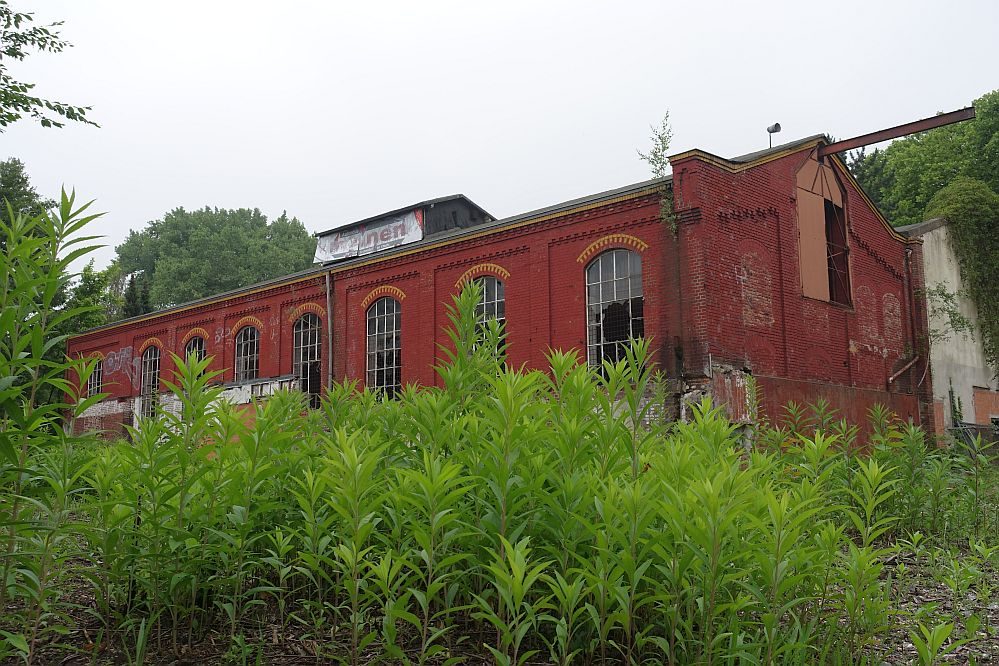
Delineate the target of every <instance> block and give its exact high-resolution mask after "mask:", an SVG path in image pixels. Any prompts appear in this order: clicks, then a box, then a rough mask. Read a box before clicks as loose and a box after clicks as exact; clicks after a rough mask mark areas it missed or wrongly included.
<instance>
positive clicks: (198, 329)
mask: <svg viewBox="0 0 999 666" xmlns="http://www.w3.org/2000/svg"><path fill="white" fill-rule="evenodd" d="M196 335H197V336H198V337H200V338H201V339H202V340H204V341H205V342H207V341H208V331H206V330H205V329H203V328H201V327H196V328H192V329H191V330H190V331H188V332H187V334H186V335H185V336H184V337H183V338H182V339H181V341H180V348H181V349H183V348H184V346H185V345H186V344H187V341H188V340H190V339H191V338H193V337H194V336H196Z"/></svg>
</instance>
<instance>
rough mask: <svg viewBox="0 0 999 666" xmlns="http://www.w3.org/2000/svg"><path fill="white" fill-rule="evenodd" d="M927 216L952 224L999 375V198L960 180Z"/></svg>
mask: <svg viewBox="0 0 999 666" xmlns="http://www.w3.org/2000/svg"><path fill="white" fill-rule="evenodd" d="M926 215H927V217H928V218H933V217H944V218H947V220H948V221H949V222H950V226H949V227H948V228H949V230H950V238H951V242H952V243H953V246H954V252H955V254H956V255H957V259H958V263H959V265H960V270H961V280H962V282H963V284H964V289H965V291H967V293H968V294H969V295H970V296H971V298H972V300H973V301H974V303H975V306H976V308H977V310H978V325H979V327H980V328H981V332H982V344H983V346H984V347H985V355H986V358H987V360H988V362H989V365H990V366H991V367H992V368H993V370H995V371H996V372H999V194H996V193H995V192H993V191H992V190H991V189H990V188H989V186H988V185H986V184H985V183H983V182H981V181H979V180H974V179H971V178H963V177H962V178H957V179H955V180H954V182H952V183H951V184H950V185H948V186H947V187H945V188H943V189H942V190H940V192H939V193H937V195H936V196H935V197H933V200H932V201H931V202H930V204H929V206H927V209H926Z"/></svg>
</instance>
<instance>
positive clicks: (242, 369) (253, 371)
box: [232, 324, 260, 383]
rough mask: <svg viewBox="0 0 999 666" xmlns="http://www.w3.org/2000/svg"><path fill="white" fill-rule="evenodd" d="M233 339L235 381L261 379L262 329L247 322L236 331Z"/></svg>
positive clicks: (233, 376)
mask: <svg viewBox="0 0 999 666" xmlns="http://www.w3.org/2000/svg"><path fill="white" fill-rule="evenodd" d="M251 333H252V334H251ZM233 340H234V343H235V348H234V349H233V375H232V378H233V381H234V382H236V383H239V382H252V381H255V380H257V379H260V330H259V329H257V327H256V326H254V325H252V324H247V325H246V326H243V327H242V328H241V329H239V330H238V331H237V332H236V335H235V336H234V337H233Z"/></svg>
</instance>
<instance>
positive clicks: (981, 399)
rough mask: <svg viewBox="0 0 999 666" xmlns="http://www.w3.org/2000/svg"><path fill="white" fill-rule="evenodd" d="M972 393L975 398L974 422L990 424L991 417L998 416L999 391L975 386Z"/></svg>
mask: <svg viewBox="0 0 999 666" xmlns="http://www.w3.org/2000/svg"><path fill="white" fill-rule="evenodd" d="M972 395H973V396H974V400H975V423H977V424H978V425H992V419H995V418H999V391H993V390H991V389H987V388H982V387H980V386H976V387H975V388H974V389H973V391H972Z"/></svg>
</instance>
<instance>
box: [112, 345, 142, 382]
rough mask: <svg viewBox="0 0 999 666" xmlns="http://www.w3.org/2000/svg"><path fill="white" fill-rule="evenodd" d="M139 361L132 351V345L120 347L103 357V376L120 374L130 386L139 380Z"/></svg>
mask: <svg viewBox="0 0 999 666" xmlns="http://www.w3.org/2000/svg"><path fill="white" fill-rule="evenodd" d="M141 363H142V361H141V359H140V358H139V357H137V356H136V355H135V354H134V353H133V351H132V345H129V346H127V347H122V348H121V349H118V350H116V351H113V352H109V353H108V354H107V356H105V357H104V376H105V377H110V376H112V375H114V374H116V373H121V374H123V375H124V376H125V379H127V380H128V383H129V384H130V385H132V386H134V385H136V384H137V382H138V380H139V369H140V366H141Z"/></svg>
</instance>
